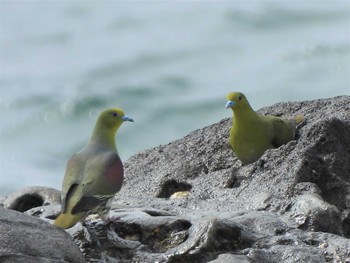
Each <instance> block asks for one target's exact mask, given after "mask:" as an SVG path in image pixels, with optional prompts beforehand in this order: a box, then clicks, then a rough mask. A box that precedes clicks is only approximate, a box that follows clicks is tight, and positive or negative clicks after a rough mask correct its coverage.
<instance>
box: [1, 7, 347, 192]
mask: <svg viewBox="0 0 350 263" xmlns="http://www.w3.org/2000/svg"><path fill="white" fill-rule="evenodd" d="M349 3H350V2H349V1H259V2H255V1H231V2H229V1H224V2H209V1H206V2H199V1H196V2H187V1H181V2H175V1H169V2H161V1H156V2H150V1H148V2H142V1H137V2H129V1H119V2H117V1H115V2H111V1H1V2H0V30H1V31H0V40H1V44H0V45H1V46H0V73H1V78H0V81H1V83H0V89H1V90H0V91H1V93H0V95H1V101H0V114H1V115H0V117H1V125H0V136H1V137H0V140H1V141H0V142H1V150H0V151H1V152H0V153H1V160H0V165H1V167H0V195H5V194H8V193H10V192H13V191H16V190H19V189H20V188H23V187H25V186H32V185H46V186H51V187H55V188H58V189H60V188H61V183H62V178H63V174H64V170H65V165H66V161H67V159H68V158H69V157H70V155H71V154H72V153H73V152H76V151H78V150H79V149H81V148H82V147H83V146H84V145H85V143H86V142H87V140H88V138H89V136H90V133H91V131H92V128H93V126H94V122H95V119H96V117H97V115H98V113H99V111H100V110H101V109H103V108H106V107H111V106H119V107H122V108H123V109H124V111H125V112H126V113H127V114H128V115H129V116H132V117H133V118H134V119H135V121H136V122H134V123H126V124H124V125H123V126H122V127H121V129H120V132H119V133H118V136H117V142H118V149H119V153H120V155H121V157H122V159H123V160H126V159H127V158H128V157H130V156H131V155H133V154H136V153H138V152H140V151H142V150H144V149H146V148H150V147H154V146H157V145H159V144H166V143H168V142H170V141H172V140H174V139H178V138H181V137H182V136H184V135H186V134H188V133H189V132H191V131H193V130H195V129H198V128H202V127H204V126H206V125H210V124H212V123H214V122H217V121H219V120H221V119H223V118H225V117H230V116H231V112H229V111H227V110H225V107H224V106H225V103H226V99H225V96H226V94H227V93H228V92H229V91H235V90H236V91H243V92H244V93H245V94H246V95H247V97H248V99H249V100H250V102H251V105H252V106H253V108H254V109H259V108H261V107H263V106H268V105H272V104H274V103H277V102H281V101H300V100H310V99H318V98H326V97H333V96H337V95H344V94H347V95H349V93H350V80H349V76H350V75H349V72H350V48H349V43H350V29H349V25H350V4H349Z"/></svg>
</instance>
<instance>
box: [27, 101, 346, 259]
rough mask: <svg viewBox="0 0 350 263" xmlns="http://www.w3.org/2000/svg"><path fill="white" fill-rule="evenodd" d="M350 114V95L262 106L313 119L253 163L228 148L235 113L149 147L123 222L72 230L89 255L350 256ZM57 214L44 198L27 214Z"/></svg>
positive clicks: (124, 202)
mask: <svg viewBox="0 0 350 263" xmlns="http://www.w3.org/2000/svg"><path fill="white" fill-rule="evenodd" d="M349 112H350V97H349V96H340V97H335V98H331V99H322V100H315V101H305V102H289V103H279V104H276V105H274V106H272V107H267V108H264V109H261V110H260V113H262V114H273V115H278V116H282V115H283V116H285V117H291V116H294V115H304V117H305V121H303V122H302V123H301V124H300V125H299V126H298V127H297V134H296V139H295V140H292V141H290V142H289V143H287V144H285V145H283V146H281V147H279V148H277V149H270V150H267V151H266V152H265V153H264V155H263V156H262V157H261V158H260V159H259V160H258V161H257V162H255V163H252V164H249V165H246V166H242V164H241V162H240V161H239V160H238V159H237V158H236V157H235V155H234V153H233V152H232V150H231V148H230V147H229V144H228V136H229V128H230V124H231V121H230V119H225V120H222V121H220V122H218V123H215V124H213V125H211V126H208V127H205V128H203V129H200V130H196V131H194V132H192V133H190V134H189V135H187V136H185V137H184V138H182V139H180V140H176V141H174V142H172V143H169V144H167V145H162V146H159V147H156V148H153V149H149V150H146V151H144V152H141V153H139V154H137V155H134V156H132V157H131V158H130V159H129V160H128V161H127V162H125V175H126V180H125V183H124V185H123V187H122V189H121V191H120V192H119V193H118V194H117V195H116V197H115V199H114V202H113V205H112V212H113V213H112V214H113V217H114V218H115V220H114V221H112V222H111V223H110V224H108V225H103V224H102V223H101V220H100V219H99V218H94V217H89V218H87V219H86V221H85V222H84V223H83V224H80V223H79V224H77V225H76V226H74V227H73V228H71V229H69V230H68V232H69V233H70V234H71V236H72V237H73V239H74V240H75V241H76V243H77V244H78V245H79V247H80V249H81V251H83V253H84V255H85V258H86V259H87V261H89V262H116V261H117V262H166V263H172V262H180V263H181V262H196V263H197V262H198V263H202V262H203V263H204V262H271V263H274V262H278V263H279V262H293V263H294V262H336V263H338V262H339V263H340V262H342V263H343V262H348V263H350V240H349V238H350V177H349V174H350V162H349V160H350V114H349ZM39 205H40V206H39ZM58 211H59V205H57V204H56V203H53V204H52V205H49V206H42V204H41V202H38V206H37V207H34V208H31V209H30V210H27V212H26V213H28V214H31V215H34V216H40V217H41V218H42V219H45V220H48V219H53V218H54V217H55V215H57V213H58Z"/></svg>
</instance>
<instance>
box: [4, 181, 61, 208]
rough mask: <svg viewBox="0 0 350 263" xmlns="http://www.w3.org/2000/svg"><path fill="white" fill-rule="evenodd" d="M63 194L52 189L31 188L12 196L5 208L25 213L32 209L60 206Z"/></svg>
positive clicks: (6, 201)
mask: <svg viewBox="0 0 350 263" xmlns="http://www.w3.org/2000/svg"><path fill="white" fill-rule="evenodd" d="M60 203H61V192H60V191H58V190H56V189H54V188H50V187H44V186H31V187H27V188H24V189H22V190H20V191H18V192H15V193H12V194H10V195H9V196H8V197H7V198H6V199H5V200H4V201H3V205H4V207H5V208H8V209H12V210H16V211H19V212H25V211H27V210H30V209H31V208H35V207H39V206H46V205H55V204H56V205H59V204H60Z"/></svg>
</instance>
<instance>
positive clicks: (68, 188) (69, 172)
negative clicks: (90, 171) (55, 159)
mask: <svg viewBox="0 0 350 263" xmlns="http://www.w3.org/2000/svg"><path fill="white" fill-rule="evenodd" d="M84 166H85V161H84V160H83V158H82V156H81V154H79V153H76V154H74V155H72V157H71V158H70V159H69V160H68V163H67V167H66V172H65V175H64V179H63V186H62V192H61V196H62V212H65V211H66V209H67V203H68V201H69V200H70V197H71V196H72V194H73V193H74V192H75V189H76V188H77V186H78V185H79V183H80V182H81V181H82V179H83V171H84Z"/></svg>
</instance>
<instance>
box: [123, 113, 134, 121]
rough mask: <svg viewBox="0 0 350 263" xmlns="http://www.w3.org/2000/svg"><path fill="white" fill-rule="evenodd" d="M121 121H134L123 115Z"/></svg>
mask: <svg viewBox="0 0 350 263" xmlns="http://www.w3.org/2000/svg"><path fill="white" fill-rule="evenodd" d="M122 120H123V121H131V122H134V120H133V119H132V118H130V117H128V116H126V115H124V116H123V117H122Z"/></svg>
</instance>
